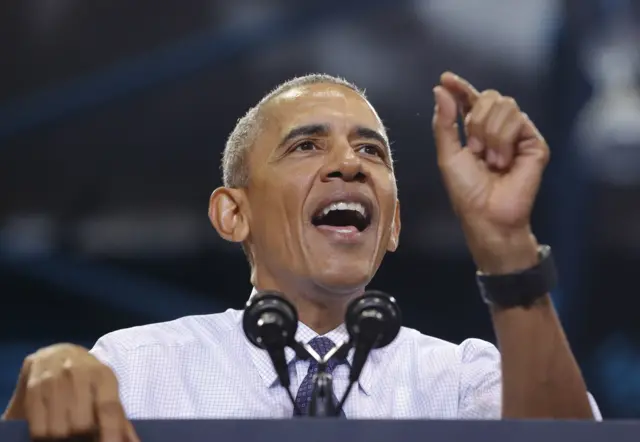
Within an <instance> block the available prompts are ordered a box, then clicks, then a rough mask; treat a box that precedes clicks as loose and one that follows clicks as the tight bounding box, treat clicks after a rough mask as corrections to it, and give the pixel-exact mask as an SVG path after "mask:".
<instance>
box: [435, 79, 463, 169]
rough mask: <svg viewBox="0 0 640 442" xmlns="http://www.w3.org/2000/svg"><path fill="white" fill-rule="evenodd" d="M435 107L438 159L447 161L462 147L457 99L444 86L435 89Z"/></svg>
mask: <svg viewBox="0 0 640 442" xmlns="http://www.w3.org/2000/svg"><path fill="white" fill-rule="evenodd" d="M433 94H434V98H435V103H436V105H435V109H434V111H433V122H432V125H433V135H434V137H435V141H436V150H437V153H438V160H439V161H445V160H446V159H447V158H449V157H451V156H453V155H455V154H457V153H458V152H460V149H462V146H461V145H460V137H459V134H458V124H457V120H458V112H457V106H456V102H455V99H454V98H453V95H451V93H449V92H448V91H447V90H446V89H445V88H443V87H442V86H436V87H435V88H434V89H433Z"/></svg>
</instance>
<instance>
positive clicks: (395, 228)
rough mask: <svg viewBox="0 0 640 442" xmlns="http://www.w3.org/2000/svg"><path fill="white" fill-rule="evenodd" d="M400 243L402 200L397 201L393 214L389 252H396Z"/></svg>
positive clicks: (388, 245)
mask: <svg viewBox="0 0 640 442" xmlns="http://www.w3.org/2000/svg"><path fill="white" fill-rule="evenodd" d="M399 244H400V201H396V211H395V213H394V214H393V223H391V235H390V236H389V243H388V244H387V251H388V252H395V251H396V249H397V248H398V245H399Z"/></svg>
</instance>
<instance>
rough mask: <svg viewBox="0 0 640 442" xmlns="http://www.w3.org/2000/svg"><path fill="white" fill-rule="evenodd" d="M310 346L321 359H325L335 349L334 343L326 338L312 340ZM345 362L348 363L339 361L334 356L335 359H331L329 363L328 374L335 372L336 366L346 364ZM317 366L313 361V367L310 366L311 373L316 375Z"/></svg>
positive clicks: (344, 360) (320, 337)
mask: <svg viewBox="0 0 640 442" xmlns="http://www.w3.org/2000/svg"><path fill="white" fill-rule="evenodd" d="M309 345H310V346H311V348H313V349H314V350H315V352H316V353H318V354H319V355H320V357H321V358H324V357H325V355H326V354H327V353H329V350H331V349H332V348H333V347H335V344H334V343H333V341H332V340H331V339H329V338H325V337H324V336H318V337H317V338H314V339H312V340H311V341H309ZM345 362H347V361H346V359H342V360H337V359H336V358H335V356H334V357H333V358H331V360H329V362H327V372H328V373H331V372H333V369H334V368H336V366H338V365H340V364H344V363H345ZM317 365H318V364H317V363H316V362H315V361H313V360H312V361H311V365H310V366H309V371H310V372H312V371H313V372H314V373H315V371H316V370H317V369H318V367H317Z"/></svg>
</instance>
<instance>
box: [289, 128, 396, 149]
mask: <svg viewBox="0 0 640 442" xmlns="http://www.w3.org/2000/svg"><path fill="white" fill-rule="evenodd" d="M353 133H355V134H356V135H357V136H358V137H359V138H367V139H370V140H376V141H378V142H379V143H380V144H382V145H383V146H384V147H385V148H386V149H387V150H389V142H388V141H387V138H386V137H385V136H383V135H382V134H381V133H379V132H378V131H376V130H373V129H369V128H368V127H364V126H357V127H356V128H355V130H354V131H353ZM328 134H329V125H327V124H307V125H304V126H298V127H295V128H293V129H291V130H290V131H289V132H288V133H287V135H285V137H284V138H283V139H282V141H281V142H280V146H283V145H285V144H287V143H288V142H289V141H291V140H293V139H295V138H298V137H312V136H327V135H328Z"/></svg>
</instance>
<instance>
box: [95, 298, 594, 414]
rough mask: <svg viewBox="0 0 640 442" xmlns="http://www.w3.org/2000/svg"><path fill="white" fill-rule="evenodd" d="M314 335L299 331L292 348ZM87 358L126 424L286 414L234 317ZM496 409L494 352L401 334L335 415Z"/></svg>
mask: <svg viewBox="0 0 640 442" xmlns="http://www.w3.org/2000/svg"><path fill="white" fill-rule="evenodd" d="M316 336H317V334H316V333H315V332H313V330H311V329H310V328H309V327H307V326H305V325H304V324H302V323H301V324H300V325H299V327H298V332H297V334H296V338H297V339H298V340H300V341H303V342H309V341H310V340H311V339H313V338H314V337H316ZM324 336H326V337H328V338H329V339H331V340H332V341H333V342H335V343H336V344H337V343H340V342H342V341H345V340H347V338H348V335H347V331H346V328H345V327H344V325H342V326H340V327H338V328H337V329H335V330H333V331H331V332H329V333H327V334H326V335H324ZM91 352H92V353H93V354H94V355H95V356H96V357H97V358H98V359H100V360H101V361H102V362H104V363H105V364H107V365H109V366H110V367H111V368H112V369H113V371H114V372H115V374H116V376H117V378H118V381H119V385H120V396H121V399H122V402H123V404H124V407H125V410H126V412H127V415H128V416H129V418H130V419H216V418H220V419H228V418H248V419H249V418H290V417H291V416H292V415H293V406H292V404H291V401H290V399H289V397H288V396H287V394H286V392H285V391H284V389H283V388H282V387H281V386H280V384H279V382H278V380H277V376H276V373H275V371H274V369H273V368H272V365H271V361H270V359H269V357H268V355H267V353H266V352H265V351H263V350H260V349H258V348H256V347H254V346H253V345H251V344H250V343H249V341H248V340H247V339H246V338H245V336H244V333H243V330H242V311H238V310H227V311H226V312H224V313H219V314H212V315H202V316H187V317H184V318H180V319H177V320H175V321H170V322H164V323H159V324H151V325H145V326H141V327H133V328H129V329H125V330H119V331H116V332H113V333H109V334H107V335H105V336H103V337H102V338H100V339H99V340H98V342H96V344H95V346H94V347H93V349H92V350H91ZM352 356H353V354H352V352H351V354H350V358H349V360H350V361H351V358H352ZM287 361H288V363H289V368H290V373H291V386H292V388H293V395H294V396H295V394H296V391H297V390H298V387H299V385H300V383H301V382H302V380H303V379H304V377H305V375H306V373H307V369H308V366H309V362H308V361H299V360H297V359H296V358H295V356H294V354H293V351H288V352H287ZM348 376H349V366H348V365H339V366H338V367H337V368H336V369H335V371H334V373H333V379H334V389H335V393H336V396H337V397H338V398H341V397H342V395H343V394H344V392H345V389H346V387H347V383H348ZM589 399H590V401H591V404H592V407H593V409H594V413H595V414H596V416H597V417H598V418H599V419H600V418H601V417H600V412H599V410H598V407H597V405H596V404H595V401H593V398H592V397H591V396H589ZM500 409H501V385H500V356H499V353H498V350H497V349H496V347H494V346H493V345H492V344H490V343H488V342H485V341H481V340H478V339H468V340H466V341H464V342H462V343H461V344H460V345H455V344H452V343H449V342H445V341H443V340H440V339H437V338H433V337H430V336H425V335H423V334H421V333H419V332H418V331H416V330H412V329H409V328H406V327H403V328H402V329H401V331H400V333H399V335H398V337H397V338H396V339H395V340H394V341H393V342H392V343H391V344H389V345H388V346H387V347H384V348H381V349H377V350H373V351H372V353H371V354H370V356H369V359H368V360H367V363H366V364H365V366H364V369H363V371H362V375H361V377H360V380H359V383H358V386H357V388H355V387H354V388H353V389H352V391H351V394H350V396H349V398H348V399H347V402H346V404H345V408H344V412H345V415H346V417H347V418H351V419H357V418H360V419H383V418H397V419H408V418H418V419H422V418H428V419H497V418H499V417H500Z"/></svg>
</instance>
